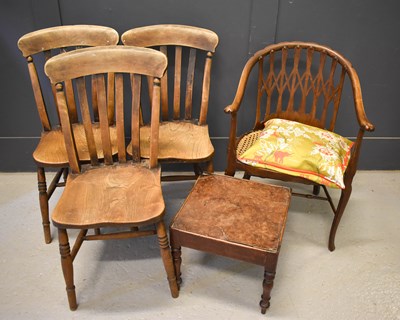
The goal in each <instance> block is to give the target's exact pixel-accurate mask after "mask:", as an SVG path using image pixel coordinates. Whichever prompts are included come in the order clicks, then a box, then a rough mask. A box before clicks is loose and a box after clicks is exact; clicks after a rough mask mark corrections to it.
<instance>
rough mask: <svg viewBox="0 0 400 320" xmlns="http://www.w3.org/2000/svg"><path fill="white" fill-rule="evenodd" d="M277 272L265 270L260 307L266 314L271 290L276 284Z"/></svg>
mask: <svg viewBox="0 0 400 320" xmlns="http://www.w3.org/2000/svg"><path fill="white" fill-rule="evenodd" d="M274 279H275V272H268V271H267V270H265V271H264V281H263V294H262V295H261V301H260V307H261V313H262V314H265V312H266V311H267V309H268V308H269V306H270V303H269V300H270V299H271V290H272V287H273V286H274Z"/></svg>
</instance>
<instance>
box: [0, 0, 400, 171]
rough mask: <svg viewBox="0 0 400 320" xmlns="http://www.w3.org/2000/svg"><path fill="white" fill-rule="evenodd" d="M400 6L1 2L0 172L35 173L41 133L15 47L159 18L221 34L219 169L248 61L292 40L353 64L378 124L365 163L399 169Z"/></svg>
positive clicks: (158, 0) (229, 0) (363, 0)
mask: <svg viewBox="0 0 400 320" xmlns="http://www.w3.org/2000/svg"><path fill="white" fill-rule="evenodd" d="M399 9H400V2H399V1H398V0H385V1H374V0H335V1H332V0H318V1H315V0H301V1H300V0H202V1H199V0H146V1H143V0H142V1H137V0H58V1H55V0H2V1H1V3H0V35H1V38H0V46H1V47H0V49H1V58H0V64H1V69H0V70H1V73H0V81H1V83H0V90H1V108H0V171H34V170H35V165H34V163H33V160H32V157H31V154H32V151H33V150H34V148H35V145H36V143H37V141H38V136H39V135H40V130H41V127H40V123H39V118H38V116H37V114H36V108H35V105H34V100H33V94H32V89H31V85H30V81H29V78H28V72H27V68H26V63H25V60H24V59H23V58H22V56H21V54H20V52H19V50H18V48H17V45H16V44H17V40H18V38H19V37H20V36H22V35H23V34H25V33H27V32H31V31H34V30H37V29H41V28H45V27H51V26H57V25H68V24H99V25H105V26H110V27H112V28H115V29H116V30H117V31H118V32H119V33H120V34H122V33H123V32H124V31H126V30H128V29H130V28H133V27H137V26H143V25H150V24H158V23H178V24H188V25H194V26H199V27H204V28H209V29H211V30H213V31H215V32H216V33H217V34H218V35H219V37H220V44H219V46H218V48H217V54H216V56H215V58H214V60H213V73H212V83H211V86H212V87H211V97H210V103H211V104H210V111H209V125H210V131H211V132H210V133H211V136H212V137H213V144H214V146H215V148H216V156H215V168H216V170H223V169H224V168H225V154H226V144H227V136H228V131H229V117H228V116H227V115H225V114H224V113H223V108H224V107H225V106H226V105H228V104H230V102H231V101H232V99H233V97H234V94H235V89H236V86H237V82H238V79H239V76H240V73H241V70H242V67H243V66H244V64H245V62H246V61H247V59H248V58H249V57H250V55H252V54H253V53H254V52H255V51H257V50H258V49H261V48H262V47H265V46H266V45H268V44H270V43H274V42H280V41H286V40H304V41H315V42H319V43H321V44H326V45H328V46H331V47H333V48H335V49H336V50H338V51H339V52H341V53H342V54H343V55H344V56H345V57H347V58H348V59H349V60H350V61H351V62H352V63H353V65H354V66H355V68H356V70H357V71H358V73H359V77H360V80H361V84H362V88H363V97H364V103H365V108H366V111H367V115H368V117H369V118H370V120H371V122H372V123H374V124H375V125H376V131H375V132H374V133H372V134H368V135H367V137H366V140H365V143H364V146H363V150H362V155H361V159H360V166H359V167H360V168H361V169H400V126H399V125H398V124H399V120H400V105H399V99H398V90H399V89H398V88H399V86H400V83H399V80H398V79H399V77H398V75H399V74H400V59H399V58H398V55H399V54H400V18H399V16H398V15H399V12H400V10H399ZM346 99H347V98H346V97H345V98H344V101H343V102H344V103H345V102H346ZM349 101H350V100H349ZM351 111H352V110H350V111H346V114H343V115H341V120H340V122H339V124H338V128H339V131H340V133H341V134H343V135H345V136H348V135H351V134H350V132H352V131H350V123H354V122H353V121H354V120H353V119H351V120H350V119H349V117H352V116H354V114H353V113H352V112H351ZM347 112H348V114H347Z"/></svg>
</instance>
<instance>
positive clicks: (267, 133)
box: [225, 42, 374, 251]
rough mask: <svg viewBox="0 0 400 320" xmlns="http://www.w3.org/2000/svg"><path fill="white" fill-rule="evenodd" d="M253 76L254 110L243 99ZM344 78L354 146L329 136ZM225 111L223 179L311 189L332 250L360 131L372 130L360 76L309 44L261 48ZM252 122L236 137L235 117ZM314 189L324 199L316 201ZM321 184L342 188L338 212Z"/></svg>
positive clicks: (336, 55)
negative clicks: (325, 217) (324, 214)
mask: <svg viewBox="0 0 400 320" xmlns="http://www.w3.org/2000/svg"><path fill="white" fill-rule="evenodd" d="M252 71H254V72H258V73H257V74H258V76H257V80H256V81H257V91H256V98H255V99H254V101H256V102H255V103H254V105H252V104H251V103H250V104H249V103H248V102H246V101H244V97H245V96H246V97H247V98H248V95H247V93H246V95H245V92H248V91H249V90H250V88H248V87H249V86H250V85H249V84H248V82H249V79H250V74H251V73H252ZM346 78H348V79H349V82H350V86H351V89H352V94H353V102H354V110H355V113H356V120H355V121H354V127H355V128H356V131H357V132H356V133H355V135H356V136H357V138H356V139H355V141H354V143H353V142H352V141H349V140H348V139H346V138H344V137H341V136H339V135H337V134H335V133H333V132H334V130H335V125H336V121H337V117H338V115H339V107H340V102H341V97H342V93H343V88H344V87H345V79H346ZM253 97H254V96H253ZM346 107H349V106H346ZM225 112H226V113H228V114H230V115H231V129H230V136H229V146H228V161H227V168H226V174H227V175H231V176H233V175H234V174H235V171H236V170H242V171H244V172H245V174H244V178H247V179H249V178H250V177H251V176H258V177H263V178H272V179H279V180H284V181H292V182H299V183H304V184H309V185H313V186H314V188H313V194H310V195H306V196H307V197H313V198H317V199H324V200H327V201H329V203H330V205H331V208H332V210H333V212H334V215H335V216H334V219H333V223H332V227H331V231H330V236H329V249H330V250H331V251H333V250H334V249H335V244H334V240H335V234H336V230H337V227H338V225H339V222H340V219H341V217H342V215H343V212H344V210H345V207H346V205H347V202H348V200H349V198H350V195H351V191H352V181H353V177H354V175H355V173H356V169H357V163H358V159H359V154H360V149H361V144H362V139H363V136H364V133H365V132H366V131H373V130H374V125H373V124H371V123H370V122H369V120H368V119H367V117H366V114H365V111H364V105H363V100H362V95H361V86H360V82H359V78H358V76H357V73H356V71H355V69H354V68H353V67H352V65H351V63H350V62H349V61H348V60H346V59H345V58H344V57H343V56H342V55H341V54H339V53H338V52H336V51H334V50H332V49H331V48H328V47H326V46H323V45H319V44H316V43H307V42H283V43H278V44H273V45H270V46H267V47H266V48H264V49H262V50H260V51H258V52H256V53H255V54H254V55H253V57H251V58H250V59H249V60H248V62H247V63H246V65H245V67H244V69H243V72H242V75H241V78H240V81H239V85H238V89H237V92H236V95H235V98H234V100H233V102H232V104H231V105H229V106H227V107H226V108H225ZM251 117H253V124H252V127H251V128H248V129H245V130H244V131H245V133H244V134H238V126H239V124H240V125H242V122H240V121H239V119H244V118H246V119H247V120H248V119H249V118H251ZM250 125H251V124H250ZM357 128H358V129H357ZM238 135H240V136H239V137H237V136H238ZM334 160H335V161H336V162H333V161H334ZM325 171H326V172H325ZM321 186H322V187H323V190H324V192H325V194H326V196H324V197H321V196H319V189H320V187H321ZM327 186H329V187H338V188H341V196H340V200H339V202H338V204H337V206H335V205H334V203H333V201H332V199H331V197H330V195H329V193H328V190H327V188H326V187H327Z"/></svg>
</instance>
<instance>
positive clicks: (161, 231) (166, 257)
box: [157, 221, 179, 298]
mask: <svg viewBox="0 0 400 320" xmlns="http://www.w3.org/2000/svg"><path fill="white" fill-rule="evenodd" d="M157 236H158V243H159V246H160V251H161V258H162V261H163V263H164V267H165V271H166V273H167V279H168V283H169V288H170V290H171V295H172V297H173V298H177V297H178V296H179V289H178V284H177V282H176V277H175V271H174V264H173V262H172V256H171V251H170V247H169V242H168V237H167V232H166V230H165V225H164V222H163V221H160V222H158V223H157Z"/></svg>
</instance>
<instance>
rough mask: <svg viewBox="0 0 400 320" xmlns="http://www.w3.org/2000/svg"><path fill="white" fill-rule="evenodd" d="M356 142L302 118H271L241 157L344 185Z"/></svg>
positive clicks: (262, 164) (269, 166)
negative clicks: (345, 173)
mask: <svg viewBox="0 0 400 320" xmlns="http://www.w3.org/2000/svg"><path fill="white" fill-rule="evenodd" d="M352 145H353V142H352V141H350V140H348V139H346V138H344V137H342V136H340V135H338V134H335V133H333V132H330V131H327V130H323V129H319V128H316V127H312V126H308V125H305V124H302V123H299V122H295V121H289V120H283V119H272V120H269V121H267V122H266V123H265V127H264V129H263V130H262V132H261V134H260V136H259V138H258V139H257V140H256V141H255V143H254V144H253V145H252V146H251V147H250V148H249V149H247V150H246V151H245V152H244V153H242V154H241V155H239V156H238V159H239V161H241V162H243V163H246V164H248V165H251V166H255V167H260V168H265V169H269V170H273V171H277V172H281V173H285V174H289V175H293V176H299V177H303V178H306V179H309V180H311V181H314V182H317V183H319V184H323V185H326V186H329V187H334V188H342V189H344V187H345V185H344V182H343V175H344V172H345V170H346V168H347V165H348V163H349V159H350V150H351V147H352Z"/></svg>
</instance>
